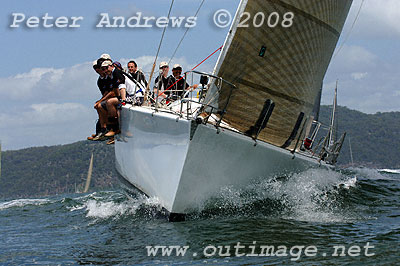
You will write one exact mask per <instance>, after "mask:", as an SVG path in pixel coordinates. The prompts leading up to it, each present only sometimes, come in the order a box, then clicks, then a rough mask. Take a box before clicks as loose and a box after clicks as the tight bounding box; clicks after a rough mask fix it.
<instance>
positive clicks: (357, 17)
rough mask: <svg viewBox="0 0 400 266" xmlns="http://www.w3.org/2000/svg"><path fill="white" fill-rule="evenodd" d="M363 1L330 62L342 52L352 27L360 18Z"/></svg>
mask: <svg viewBox="0 0 400 266" xmlns="http://www.w3.org/2000/svg"><path fill="white" fill-rule="evenodd" d="M364 1H365V0H362V2H361V5H360V8H359V9H358V12H357V15H356V18H355V19H354V22H353V24H352V25H351V27H350V30H349V32H348V33H347V35H346V37H345V38H344V40H343V43H342V44H341V45H340V47H339V49H338V50H337V51H336V53H335V54H334V56H333V57H332V60H333V59H334V58H335V57H336V56H337V55H338V54H339V53H340V51H341V50H342V48H343V47H344V45H345V44H346V42H347V40H348V39H349V37H350V34H351V32H352V31H353V29H354V26H355V25H356V22H357V20H358V19H359V17H360V13H361V9H362V7H363V5H364Z"/></svg>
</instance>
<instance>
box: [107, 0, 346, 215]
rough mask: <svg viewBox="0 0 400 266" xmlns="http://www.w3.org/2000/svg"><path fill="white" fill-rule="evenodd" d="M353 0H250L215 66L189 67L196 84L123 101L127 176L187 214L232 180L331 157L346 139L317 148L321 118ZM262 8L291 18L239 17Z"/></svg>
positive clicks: (123, 171) (326, 163)
mask: <svg viewBox="0 0 400 266" xmlns="http://www.w3.org/2000/svg"><path fill="white" fill-rule="evenodd" d="M351 3H352V1H351V0H320V1H312V0H305V1H297V0H242V1H241V2H240V4H239V7H238V9H237V12H236V16H235V18H234V20H233V23H232V26H231V29H230V30H229V33H228V35H227V37H226V40H225V43H224V45H223V48H222V50H221V53H220V56H219V58H218V61H217V63H216V66H215V68H214V71H213V73H212V74H207V73H200V72H196V71H190V72H187V73H185V75H186V79H187V80H189V79H190V78H193V79H194V80H196V78H198V80H199V83H200V85H199V87H198V88H199V89H198V91H197V93H195V92H191V91H190V90H189V91H188V92H187V93H186V94H185V96H184V97H182V99H179V100H177V101H174V102H173V103H168V104H167V103H165V102H158V100H157V99H158V98H157V97H156V102H155V103H153V104H152V105H147V106H145V105H143V106H130V105H126V106H124V107H123V108H122V110H121V116H120V119H121V134H120V135H119V137H118V138H117V141H116V144H115V155H116V169H117V172H118V173H119V175H120V177H121V179H122V180H123V182H124V183H125V184H129V185H133V187H135V188H137V189H139V190H140V191H142V192H143V193H145V194H146V195H148V196H150V197H157V198H158V200H159V202H160V203H161V205H162V206H163V207H164V208H165V209H166V210H167V211H168V212H169V213H170V220H180V219H182V217H184V214H185V213H187V212H189V211H190V210H192V209H194V208H196V207H197V206H198V205H199V204H201V203H203V202H204V201H205V200H207V199H209V198H210V197H212V196H213V195H216V194H217V193H218V192H220V190H221V189H222V188H225V187H227V186H233V187H238V188H243V187H246V186H248V185H249V184H251V183H253V182H254V181H255V180H256V179H259V178H263V179H272V178H274V177H277V176H282V175H288V174H291V173H296V172H300V171H304V170H306V169H309V168H312V167H321V166H322V167H330V166H332V165H333V164H334V163H335V162H336V158H337V155H338V153H337V151H338V150H340V149H338V147H339V146H340V147H341V145H339V144H340V143H336V144H335V143H334V142H332V139H330V136H327V138H326V139H329V140H330V141H326V143H325V144H324V145H325V146H324V147H322V148H321V149H320V151H317V150H316V149H317V147H316V146H317V145H316V144H315V143H314V140H315V136H316V131H317V130H318V129H319V128H320V124H319V123H318V122H316V119H317V117H318V115H317V113H318V112H319V103H320V97H321V90H322V83H323V78H324V76H325V73H326V70H327V68H328V65H329V62H330V60H331V57H332V54H333V52H334V50H335V47H336V44H337V41H338V39H339V36H340V33H341V31H342V28H343V25H344V22H345V20H346V17H347V15H348V12H349V9H350V6H351ZM259 12H263V13H264V14H271V13H272V12H276V13H277V14H281V16H280V17H281V18H282V17H283V14H287V13H289V14H292V15H293V17H292V18H293V21H292V22H293V23H292V25H290V27H287V26H285V25H282V24H279V25H277V26H275V27H271V25H267V24H266V25H262V26H260V27H252V26H250V27H240V26H239V24H240V23H241V22H242V21H241V18H242V16H243V14H244V13H247V14H250V17H252V18H254V17H255V16H256V14H257V13H259ZM332 143H333V144H334V145H333V144H332ZM332 149H335V150H332Z"/></svg>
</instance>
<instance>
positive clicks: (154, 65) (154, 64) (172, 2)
mask: <svg viewBox="0 0 400 266" xmlns="http://www.w3.org/2000/svg"><path fill="white" fill-rule="evenodd" d="M174 2H175V0H172V1H171V6H170V7H169V11H168V21H169V17H170V16H171V11H172V7H173V5H174ZM166 30H167V27H164V30H163V33H162V35H161V40H160V43H159V45H158V49H157V53H156V57H155V58H154V63H153V68H152V69H151V73H150V77H149V83H148V84H147V88H146V95H145V98H147V94H148V92H149V90H150V83H151V79H152V78H153V74H154V69H155V67H156V63H157V58H158V55H159V53H160V49H161V45H162V42H163V40H164V35H165V31H166ZM145 100H146V99H145Z"/></svg>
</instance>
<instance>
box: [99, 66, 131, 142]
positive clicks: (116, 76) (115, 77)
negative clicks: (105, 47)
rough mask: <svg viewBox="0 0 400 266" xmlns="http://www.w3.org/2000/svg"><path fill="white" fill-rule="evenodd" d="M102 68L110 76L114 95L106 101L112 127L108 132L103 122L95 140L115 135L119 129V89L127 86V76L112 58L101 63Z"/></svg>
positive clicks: (109, 86)
mask: <svg viewBox="0 0 400 266" xmlns="http://www.w3.org/2000/svg"><path fill="white" fill-rule="evenodd" d="M99 60H101V59H99ZM101 69H102V70H103V71H104V73H105V74H106V75H107V76H108V78H109V81H108V82H107V86H108V90H109V91H112V92H113V96H114V97H111V98H109V99H107V101H106V109H107V115H108V122H109V125H110V126H111V127H112V128H111V129H110V130H109V131H108V132H107V128H106V125H105V124H102V129H101V132H100V133H99V134H98V135H97V136H96V137H95V138H94V140H103V139H105V138H108V137H114V135H115V134H117V133H118V131H119V126H118V116H117V115H118V112H117V108H116V106H117V105H119V104H120V99H119V98H118V97H119V95H120V92H119V90H120V89H121V88H125V76H124V74H123V73H122V71H120V70H118V69H116V68H115V66H114V65H113V63H112V62H111V60H107V59H106V60H105V61H103V62H102V63H101Z"/></svg>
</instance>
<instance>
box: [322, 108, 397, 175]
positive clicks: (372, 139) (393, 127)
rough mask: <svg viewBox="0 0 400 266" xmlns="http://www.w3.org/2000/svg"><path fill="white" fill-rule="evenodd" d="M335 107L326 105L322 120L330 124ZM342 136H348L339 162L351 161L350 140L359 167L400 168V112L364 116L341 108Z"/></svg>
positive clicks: (339, 111) (340, 131)
mask: <svg viewBox="0 0 400 266" xmlns="http://www.w3.org/2000/svg"><path fill="white" fill-rule="evenodd" d="M330 113H331V107H329V106H322V107H321V112H320V121H322V122H325V123H328V121H329V119H330ZM336 117H337V122H338V135H339V137H340V135H341V134H342V133H343V132H344V131H346V132H347V137H346V140H345V143H344V145H343V148H342V153H341V154H340V157H339V161H338V163H339V164H341V165H348V164H350V162H351V158H350V148H349V140H350V143H351V148H352V151H353V158H354V163H355V165H358V166H367V167H372V168H396V169H399V168H400V112H390V113H377V114H373V115H369V114H364V113H361V112H359V111H354V110H350V109H348V108H347V107H340V106H339V107H338V110H337V116H336Z"/></svg>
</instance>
